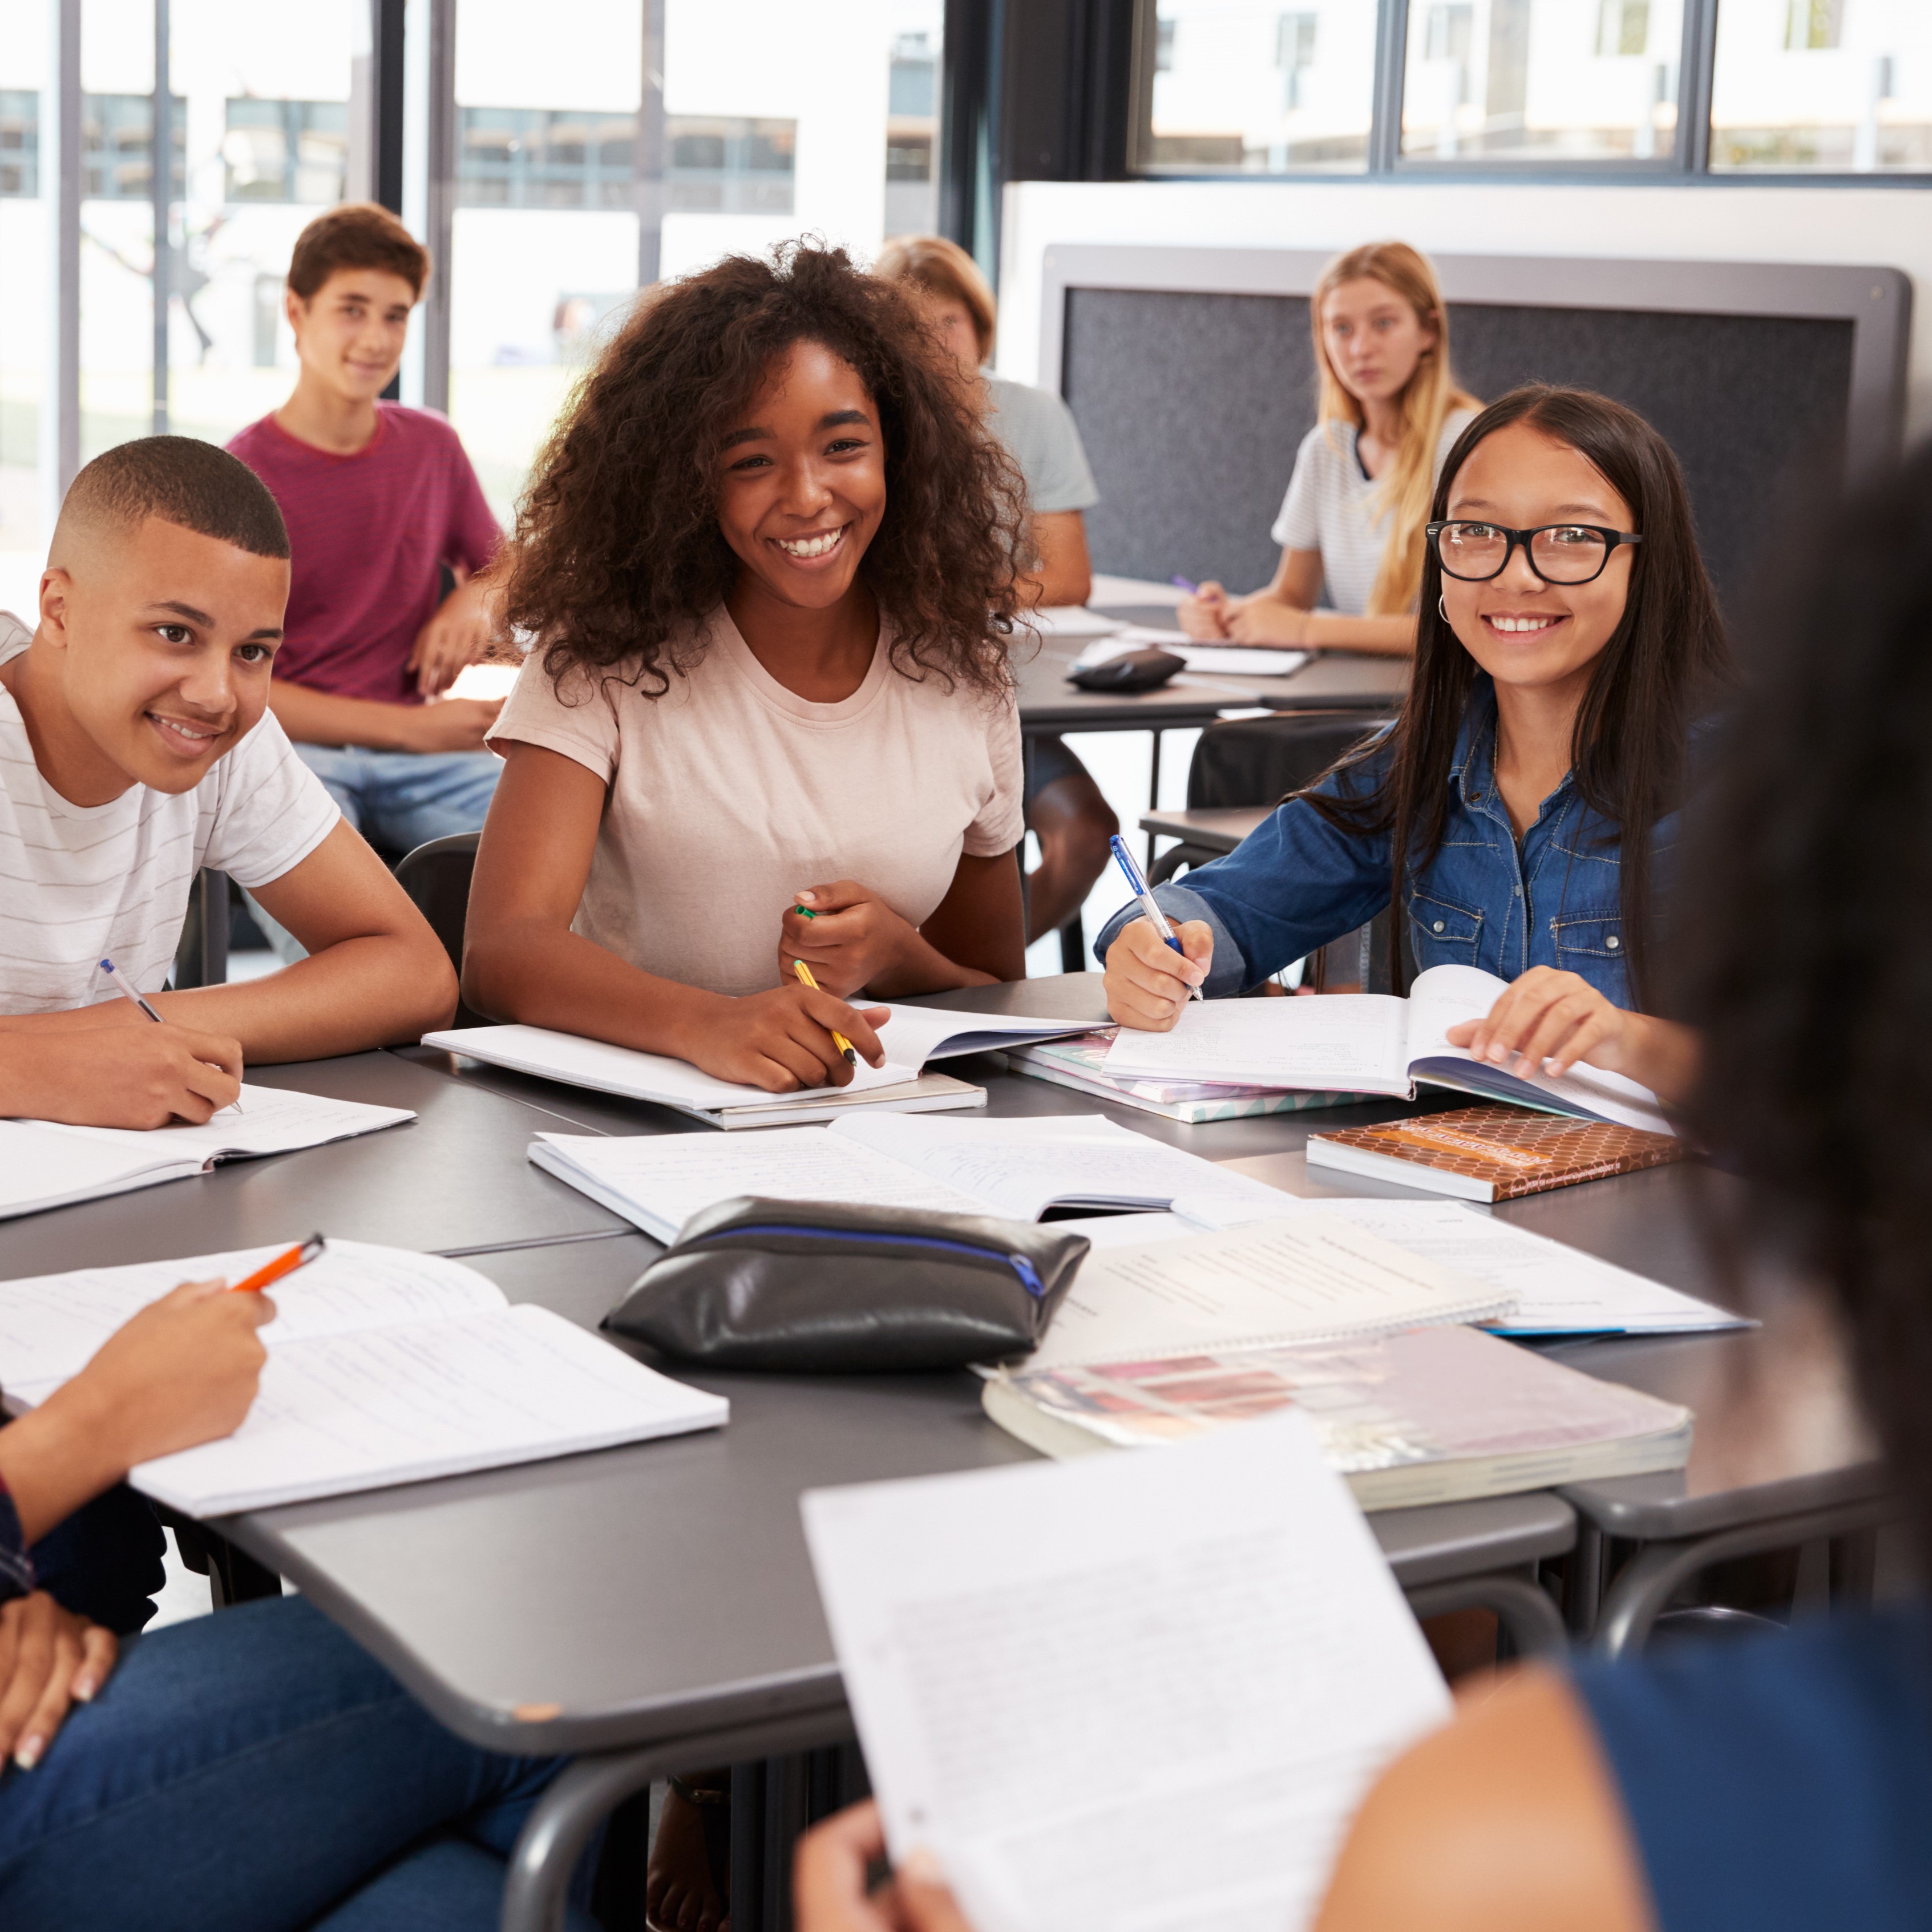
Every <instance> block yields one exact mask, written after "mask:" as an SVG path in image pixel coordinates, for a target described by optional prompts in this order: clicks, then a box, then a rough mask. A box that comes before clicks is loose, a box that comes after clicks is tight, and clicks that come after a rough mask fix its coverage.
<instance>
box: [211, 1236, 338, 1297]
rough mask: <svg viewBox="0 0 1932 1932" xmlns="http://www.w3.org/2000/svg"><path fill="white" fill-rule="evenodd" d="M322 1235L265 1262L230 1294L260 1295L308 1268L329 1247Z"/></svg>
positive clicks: (312, 1237)
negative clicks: (284, 1277) (288, 1275)
mask: <svg viewBox="0 0 1932 1932" xmlns="http://www.w3.org/2000/svg"><path fill="white" fill-rule="evenodd" d="M328 1245H329V1244H328V1243H327V1242H326V1241H324V1240H323V1238H322V1237H321V1236H320V1235H310V1237H309V1238H308V1240H307V1241H303V1242H300V1243H299V1244H297V1245H296V1247H293V1248H287V1249H284V1250H283V1252H282V1253H280V1254H278V1256H276V1257H275V1259H274V1260H273V1261H271V1262H263V1264H262V1265H261V1266H260V1268H257V1270H256V1271H255V1272H254V1274H251V1275H250V1276H249V1277H248V1278H247V1280H244V1281H238V1282H237V1283H236V1284H235V1285H234V1286H233V1288H231V1289H229V1291H228V1292H229V1294H231V1295H259V1294H260V1292H262V1290H263V1289H265V1288H266V1287H268V1286H270V1284H271V1283H275V1282H278V1281H280V1280H281V1278H282V1277H283V1276H284V1275H285V1274H294V1273H295V1271H296V1269H297V1268H306V1267H307V1266H308V1264H309V1263H310V1262H312V1261H315V1260H317V1259H319V1258H320V1256H321V1254H322V1253H323V1250H324V1249H325V1248H326V1247H328Z"/></svg>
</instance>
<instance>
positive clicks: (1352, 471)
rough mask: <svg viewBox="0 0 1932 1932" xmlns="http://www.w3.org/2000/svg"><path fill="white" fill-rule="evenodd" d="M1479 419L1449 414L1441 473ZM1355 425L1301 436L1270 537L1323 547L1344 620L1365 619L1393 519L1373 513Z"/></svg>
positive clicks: (1287, 546) (1331, 593)
mask: <svg viewBox="0 0 1932 1932" xmlns="http://www.w3.org/2000/svg"><path fill="white" fill-rule="evenodd" d="M1475 419H1476V412H1475V410H1451V411H1450V412H1449V414H1448V416H1447V417H1446V418H1445V419H1444V422H1443V425H1442V437H1441V438H1440V439H1439V441H1438V442H1437V443H1436V475H1437V476H1439V477H1440V476H1441V475H1442V464H1443V461H1444V460H1445V458H1447V457H1448V454H1449V452H1450V451H1451V449H1453V448H1454V446H1455V442H1456V439H1457V437H1459V436H1460V435H1461V434H1463V431H1465V430H1466V429H1467V428H1469V425H1470V424H1472V422H1475ZM1355 439H1356V430H1355V425H1354V424H1353V423H1345V422H1332V423H1317V424H1316V425H1315V427H1314V428H1313V429H1312V430H1310V431H1309V432H1308V434H1307V435H1306V436H1305V437H1303V438H1302V439H1301V449H1299V450H1298V452H1296V454H1295V473H1294V475H1292V476H1291V477H1289V479H1288V494H1287V496H1285V497H1284V498H1283V499H1282V505H1281V514H1280V516H1278V517H1276V518H1275V520H1274V529H1272V530H1271V531H1270V532H1269V535H1271V536H1272V537H1273V538H1274V540H1275V541H1276V542H1277V543H1278V544H1280V545H1281V547H1282V548H1283V550H1319V551H1320V552H1321V553H1322V582H1323V583H1324V584H1325V586H1326V587H1327V589H1328V601H1329V602H1330V603H1331V604H1333V605H1334V607H1335V608H1336V610H1338V611H1340V613H1341V614H1342V615H1343V616H1345V617H1359V616H1363V615H1364V613H1366V612H1367V610H1368V607H1369V592H1370V591H1371V590H1373V589H1374V588H1375V585H1376V572H1377V571H1379V570H1380V569H1381V568H1382V546H1383V545H1384V544H1386V543H1387V542H1388V512H1387V511H1384V512H1383V513H1382V515H1380V516H1379V517H1378V516H1377V515H1376V514H1375V511H1376V502H1375V490H1376V484H1375V483H1374V481H1373V480H1372V479H1371V478H1370V476H1369V474H1368V472H1367V471H1366V470H1364V469H1363V467H1362V463H1361V458H1360V457H1358V455H1356V453H1355Z"/></svg>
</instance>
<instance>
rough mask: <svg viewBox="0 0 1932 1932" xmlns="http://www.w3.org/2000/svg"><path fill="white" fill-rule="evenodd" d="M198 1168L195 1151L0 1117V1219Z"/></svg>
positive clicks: (149, 1183) (90, 1198) (172, 1178)
mask: <svg viewBox="0 0 1932 1932" xmlns="http://www.w3.org/2000/svg"><path fill="white" fill-rule="evenodd" d="M130 1138H132V1137H131V1136H130ZM145 1139H147V1140H148V1142H152V1141H153V1139H154V1137H153V1136H145ZM200 1168H201V1162H200V1160H199V1157H196V1156H193V1155H192V1154H189V1155H184V1156H181V1157H177V1156H175V1154H173V1153H172V1151H171V1150H169V1148H166V1147H165V1146H157V1145H145V1146H142V1147H136V1148H128V1147H121V1146H117V1145H113V1143H111V1142H106V1141H101V1140H95V1139H87V1138H82V1137H74V1136H68V1135H67V1134H65V1133H61V1132H59V1131H58V1130H57V1129H55V1128H54V1127H50V1126H49V1125H48V1124H46V1123H44V1122H42V1121H0V1220H6V1219H7V1217H10V1216H12V1215H15V1214H31V1213H33V1212H34V1211H35V1210H36V1209H37V1208H55V1207H59V1206H62V1205H64V1204H65V1203H67V1202H73V1201H93V1200H98V1199H100V1198H101V1196H104V1195H107V1194H119V1193H124V1192H126V1191H127V1190H128V1189H130V1188H133V1187H152V1186H154V1184H156V1183H157V1182H159V1181H176V1180H179V1179H181V1178H183V1177H184V1176H185V1175H190V1174H194V1173H198V1172H199V1171H200Z"/></svg>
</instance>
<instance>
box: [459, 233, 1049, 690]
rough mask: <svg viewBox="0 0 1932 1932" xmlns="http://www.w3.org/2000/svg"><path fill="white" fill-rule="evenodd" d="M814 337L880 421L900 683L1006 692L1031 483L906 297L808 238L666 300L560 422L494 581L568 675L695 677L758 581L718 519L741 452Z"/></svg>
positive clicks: (878, 538) (629, 326)
mask: <svg viewBox="0 0 1932 1932" xmlns="http://www.w3.org/2000/svg"><path fill="white" fill-rule="evenodd" d="M799 342H816V343H820V344H823V346H824V347H826V348H827V349H829V350H831V351H832V353H833V354H834V355H835V356H840V357H842V358H843V359H844V361H845V362H847V363H849V364H850V365H851V367H852V368H853V369H854V370H855V371H856V372H857V374H858V376H859V380H860V381H861V382H862V383H864V384H865V388H866V390H867V392H868V394H869V395H871V398H872V401H873V402H874V405H875V406H876V407H877V410H878V412H879V426H880V431H881V432H882V435H883V442H884V445H885V464H886V509H885V515H884V517H883V520H881V522H880V525H879V528H878V531H877V534H876V535H874V538H873V539H872V541H871V545H870V546H869V547H868V549H867V550H866V552H865V556H864V557H863V559H862V560H861V562H860V564H859V574H861V576H862V577H863V578H864V580H865V582H866V583H867V584H868V586H870V588H871V591H872V593H873V595H874V596H875V597H876V598H877V599H878V602H879V607H880V612H881V613H882V614H883V616H884V617H885V618H886V619H887V620H888V621H889V623H890V625H891V631H892V661H893V664H894V666H895V668H896V669H898V670H900V671H901V672H902V673H904V674H905V675H906V676H910V677H914V678H918V677H921V676H923V675H924V674H925V673H926V672H927V671H933V672H936V673H938V674H939V675H940V676H942V677H943V678H944V679H947V682H949V684H953V683H957V684H964V685H967V686H968V687H970V688H977V689H979V690H981V691H1004V690H1005V689H1006V688H1007V686H1008V685H1009V683H1010V680H1011V675H1012V673H1011V672H1010V670H1009V668H1008V664H1007V639H1008V637H1010V634H1011V632H1012V630H1013V618H1014V614H1015V612H1016V610H1017V609H1018V607H1019V590H1018V585H1017V580H1018V577H1019V574H1020V572H1021V571H1022V570H1023V569H1024V568H1025V567H1026V565H1027V562H1028V555H1027V553H1026V550H1025V484H1024V483H1023V482H1022V479H1021V477H1020V475H1019V471H1018V469H1016V467H1015V466H1014V464H1013V460H1012V459H1011V458H1010V457H1009V456H1008V455H1007V453H1006V452H1005V450H1004V448H1003V447H1002V446H1001V444H1000V443H999V442H998V440H997V439H996V438H995V437H993V436H992V435H991V434H989V432H988V431H987V429H986V426H985V425H984V423H983V420H982V418H981V414H980V408H979V407H978V404H977V401H976V399H975V398H974V395H973V393H972V391H971V389H970V388H969V387H968V386H967V385H966V384H965V383H963V382H962V380H960V377H959V374H958V373H957V367H956V365H955V364H954V362H953V359H951V357H950V356H948V355H947V353H946V352H945V351H944V350H943V349H942V348H941V347H939V346H938V344H937V343H936V342H935V341H934V340H933V339H932V337H931V335H929V331H928V329H927V326H926V323H925V321H924V320H923V318H922V316H921V314H920V313H919V311H918V310H917V309H916V308H915V307H914V306H913V302H911V300H910V299H909V298H908V297H907V294H906V293H905V292H904V290H901V289H900V288H898V287H895V286H894V285H893V284H891V283H889V282H886V281H882V280H880V279H879V278H877V277H875V276H872V275H867V274H865V273H864V272H862V270H860V269H858V268H856V266H854V265H853V262H852V260H851V257H850V256H849V255H847V254H846V252H845V251H844V249H842V248H824V247H821V246H819V245H815V244H813V243H808V242H788V243H787V244H785V245H784V246H783V247H781V248H779V249H778V250H776V251H774V253H773V254H772V257H771V258H770V259H769V260H758V259H757V258H755V257H750V256H744V255H732V256H727V257H726V258H725V259H724V260H723V261H721V262H720V263H718V264H717V266H715V267H714V268H710V269H706V270H705V271H704V272H703V274H701V275H692V276H690V277H688V278H686V279H685V280H684V281H678V282H672V283H667V284H664V285H662V286H661V287H658V288H656V289H654V290H650V291H649V293H646V295H645V296H643V298H642V299H641V300H640V302H639V303H638V305H637V310H636V312H635V313H634V314H633V315H632V316H631V318H630V320H628V322H626V323H625V325H624V326H623V328H622V329H621V330H620V331H619V333H618V334H617V335H616V337H615V338H614V339H613V341H611V343H610V346H609V347H608V348H607V349H606V350H604V353H603V354H602V355H601V356H600V357H599V358H598V362H597V363H596V365H595V368H592V370H591V371H590V372H589V374H588V375H587V376H586V377H585V378H584V380H583V383H582V384H581V385H580V387H579V388H578V389H577V393H576V394H575V395H574V397H573V398H572V399H571V403H570V404H569V406H568V408H567V409H566V410H565V413H564V414H563V416H562V418H561V419H560V420H559V422H558V425H557V427H556V430H555V431H553V433H552V434H551V437H550V441H549V443H547V445H546V446H545V447H544V451H543V453H542V455H541V457H540V458H538V462H537V466H536V469H535V472H534V474H533V475H532V479H531V481H530V484H529V488H528V490H526V492H525V493H524V496H523V500H522V502H520V504H519V505H518V507H517V527H516V533H515V535H514V537H513V538H511V541H510V542H509V543H508V544H506V545H505V551H504V556H503V558H502V560H501V561H500V562H499V563H498V565H496V569H495V571H493V575H494V576H496V577H497V578H498V579H499V580H500V581H501V582H502V583H503V585H504V586H505V615H506V616H507V618H508V622H510V623H511V625H515V626H517V627H520V628H523V630H525V631H528V632H529V633H530V634H533V635H534V636H535V637H536V638H537V639H538V641H539V642H540V643H542V644H543V645H544V670H546V671H547V672H548V673H549V674H550V676H551V677H552V678H553V679H559V678H561V677H562V676H564V675H565V673H567V672H568V671H570V670H573V669H581V670H596V671H604V672H607V673H611V674H613V675H616V676H622V677H623V678H624V679H625V680H626V681H627V682H635V683H636V684H637V685H638V686H639V688H640V689H642V690H643V691H645V692H646V694H648V695H649V696H651V697H661V695H662V694H664V691H667V690H668V689H669V688H670V677H671V675H672V674H673V673H676V672H679V671H681V670H683V669H685V667H686V664H685V663H684V662H682V661H680V657H681V652H680V651H679V649H678V648H677V645H678V642H679V640H680V639H682V638H684V637H688V635H689V634H690V633H691V630H692V628H693V627H694V625H696V624H697V622H698V621H699V620H700V619H703V618H704V617H705V616H708V615H709V613H711V612H712V610H715V608H716V607H718V604H721V602H722V601H724V595H725V593H726V592H727V591H728V590H729V589H730V587H731V585H732V583H733V580H734V579H735V578H736V574H737V572H738V570H739V560H738V559H737V557H736V554H735V553H733V550H731V548H730V545H729V544H727V543H726V541H725V540H724V533H723V532H722V531H721V529H719V527H718V456H719V453H720V451H721V447H722V445H723V442H724V437H726V436H727V434H729V433H730V431H733V430H734V429H736V428H739V427H740V426H741V425H742V423H743V422H744V420H745V413H746V411H747V410H748V408H749V407H750V406H751V399H752V398H753V397H754V395H755V394H756V393H757V390H758V388H759V386H760V384H761V383H763V381H764V380H765V379H766V374H767V373H768V371H769V370H770V368H771V366H772V362H774V360H775V359H777V358H778V357H780V356H783V355H784V353H786V351H787V350H789V349H790V348H791V347H793V344H796V343H799Z"/></svg>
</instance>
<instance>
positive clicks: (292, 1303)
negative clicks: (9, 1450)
mask: <svg viewBox="0 0 1932 1932" xmlns="http://www.w3.org/2000/svg"><path fill="white" fill-rule="evenodd" d="M302 1238H303V1233H302V1231H301V1230H299V1229H297V1230H291V1232H290V1236H289V1238H288V1239H287V1241H278V1242H276V1243H275V1244H272V1245H271V1246H269V1247H260V1248H242V1249H236V1250H231V1251H229V1252H228V1253H223V1254H214V1255H190V1256H184V1257H183V1258H181V1259H178V1260H175V1261H162V1262H136V1263H135V1264H134V1265H132V1266H131V1267H127V1268H79V1269H76V1270H74V1271H71V1272H70V1273H68V1274H43V1275H31V1276H28V1277H23V1279H22V1280H18V1281H7V1282H0V1380H4V1382H5V1386H6V1388H7V1391H8V1392H9V1393H10V1394H11V1393H13V1392H14V1391H17V1390H20V1389H24V1388H26V1387H27V1386H28V1385H33V1384H46V1383H52V1382H65V1381H66V1380H67V1379H68V1377H69V1376H76V1375H78V1374H79V1373H80V1371H81V1370H82V1369H83V1368H84V1367H86V1365H87V1363H88V1362H89V1360H90V1358H92V1356H93V1355H94V1352H95V1350H96V1349H98V1348H99V1347H100V1346H101V1343H104V1341H106V1340H107V1338H108V1337H109V1336H110V1335H111V1334H113V1332H114V1331H115V1329H117V1328H119V1327H120V1326H121V1324H122V1323H123V1322H126V1321H127V1320H128V1319H129V1318H130V1316H133V1315H135V1314H136V1313H139V1311H140V1310H142V1309H143V1308H145V1307H147V1305H148V1303H149V1302H151V1301H159V1300H160V1298H161V1297H162V1296H163V1295H166V1294H168V1293H169V1292H170V1291H171V1290H172V1289H175V1288H178V1287H179V1286H180V1285H181V1283H183V1282H184V1281H208V1280H213V1279H214V1278H216V1277H220V1279H222V1280H226V1281H229V1282H236V1281H240V1280H242V1279H243V1278H244V1277H245V1276H248V1275H250V1274H253V1273H254V1271H255V1270H256V1269H257V1268H260V1266H261V1265H262V1264H263V1262H266V1261H269V1260H271V1259H273V1258H274V1257H275V1256H277V1255H278V1254H281V1253H283V1252H284V1250H287V1249H289V1248H291V1247H294V1246H295V1245H296V1243H297V1242H298V1241H300V1240H302ZM270 1294H271V1296H272V1299H273V1300H274V1302H275V1309H276V1318H275V1320H274V1321H272V1322H269V1324H268V1325H267V1326H266V1327H265V1328H263V1329H262V1330H261V1331H260V1334H261V1337H262V1340H263V1341H264V1342H265V1343H267V1344H268V1346H269V1348H270V1349H279V1348H282V1347H284V1346H287V1344H288V1343H291V1342H298V1341H302V1340H305V1339H308V1338H309V1337H314V1336H317V1335H331V1334H338V1333H341V1331H344V1330H347V1329H355V1328H371V1327H373V1326H377V1325H395V1324H400V1323H407V1322H423V1321H427V1320H429V1319H432V1318H434V1317H436V1316H446V1315H458V1314H464V1313H470V1312H472V1311H473V1310H478V1309H487V1308H500V1307H502V1306H503V1295H502V1290H501V1289H499V1288H497V1287H496V1285H495V1284H494V1283H493V1282H490V1281H488V1280H485V1279H484V1277H483V1276H481V1275H480V1274H478V1273H477V1272H476V1271H475V1269H474V1268H465V1267H464V1266H463V1264H462V1263H461V1262H455V1261H449V1260H447V1259H445V1258H444V1257H443V1256H440V1255H419V1254H412V1253H409V1252H408V1251H407V1250H404V1249H402V1248H389V1247H377V1246H376V1245H375V1244H373V1243H370V1242H367V1241H331V1242H330V1243H329V1246H328V1248H327V1249H326V1251H325V1252H324V1253H323V1255H322V1256H321V1257H320V1259H317V1260H316V1261H314V1262H311V1263H310V1264H309V1265H308V1267H306V1268H299V1269H298V1270H297V1271H296V1272H295V1273H294V1274H292V1275H290V1276H288V1277H286V1278H285V1279H284V1280H281V1281H280V1282H278V1283H276V1284H275V1287H274V1288H273V1289H272V1290H271V1291H270Z"/></svg>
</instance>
